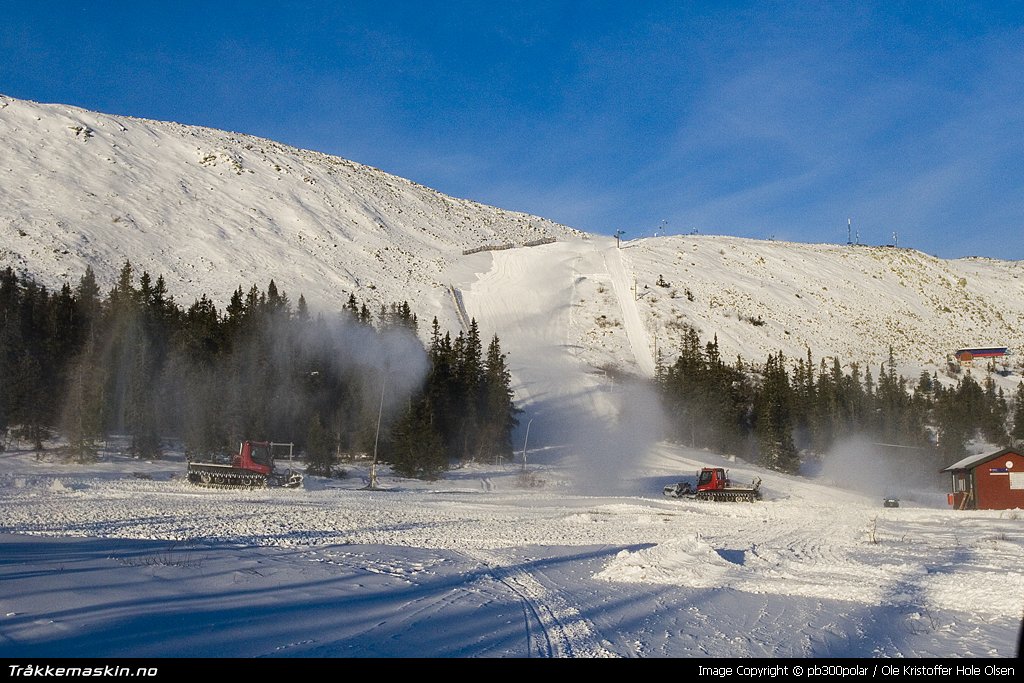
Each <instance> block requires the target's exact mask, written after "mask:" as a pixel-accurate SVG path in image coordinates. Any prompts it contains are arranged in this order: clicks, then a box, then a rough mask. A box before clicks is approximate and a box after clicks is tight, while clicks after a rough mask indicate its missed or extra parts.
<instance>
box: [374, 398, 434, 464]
mask: <svg viewBox="0 0 1024 683" xmlns="http://www.w3.org/2000/svg"><path fill="white" fill-rule="evenodd" d="M432 412H433V411H432V409H431V406H430V401H429V399H428V398H427V397H426V396H423V397H421V398H419V399H416V400H413V401H411V402H410V406H409V409H408V410H407V411H406V412H405V414H404V415H403V416H402V417H401V418H400V419H399V420H398V422H397V424H395V426H394V429H393V432H392V435H391V439H390V441H389V443H388V455H387V458H388V462H390V463H391V469H392V471H394V472H395V473H396V474H398V475H400V476H403V477H413V478H416V479H426V480H433V479H437V478H438V477H439V476H440V475H441V473H442V472H443V471H444V470H445V469H446V468H447V462H448V459H447V456H446V455H445V447H444V442H443V441H442V439H441V435H440V434H439V433H438V431H437V430H436V429H435V428H434V425H433V422H432Z"/></svg>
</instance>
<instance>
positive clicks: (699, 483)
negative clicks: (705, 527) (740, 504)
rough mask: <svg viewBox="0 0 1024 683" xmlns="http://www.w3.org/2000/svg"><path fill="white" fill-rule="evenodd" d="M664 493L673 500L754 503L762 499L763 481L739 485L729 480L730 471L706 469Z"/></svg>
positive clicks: (758, 480) (666, 487) (717, 468)
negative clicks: (687, 499)
mask: <svg viewBox="0 0 1024 683" xmlns="http://www.w3.org/2000/svg"><path fill="white" fill-rule="evenodd" d="M664 493H665V495H666V496H669V497H671V498H694V499H696V500H725V501H731V502H735V501H746V502H750V503H753V502H754V501H755V500H760V499H761V479H760V478H755V479H754V480H753V481H752V482H751V483H750V485H749V486H745V485H738V484H734V483H733V482H732V481H731V480H730V479H729V472H728V470H726V469H724V468H722V467H705V468H703V469H701V470H700V472H698V473H697V476H696V478H695V479H693V480H689V481H687V480H684V481H677V482H675V483H674V484H668V485H667V486H665V489H664Z"/></svg>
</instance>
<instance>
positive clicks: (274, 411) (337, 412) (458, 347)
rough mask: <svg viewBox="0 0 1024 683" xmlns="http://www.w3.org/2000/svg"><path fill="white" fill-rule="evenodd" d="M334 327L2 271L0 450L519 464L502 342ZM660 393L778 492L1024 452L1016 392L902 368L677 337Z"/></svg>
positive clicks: (252, 304)
mask: <svg viewBox="0 0 1024 683" xmlns="http://www.w3.org/2000/svg"><path fill="white" fill-rule="evenodd" d="M336 313H337V315H335V316H333V317H331V318H325V316H324V315H316V316H313V315H311V314H310V312H309V310H308V308H307V306H306V302H305V300H304V299H303V297H302V296H300V297H299V299H298V301H297V302H294V303H293V302H292V301H291V300H290V299H289V297H288V295H287V294H286V293H285V292H282V291H279V290H278V288H277V286H276V284H275V283H274V281H273V280H271V281H270V282H269V284H268V285H267V288H266V289H265V290H260V289H259V288H258V287H257V286H256V285H252V286H251V287H250V288H249V289H248V290H244V289H243V288H242V287H239V288H238V289H237V290H236V291H235V292H234V293H233V295H232V297H231V299H230V301H229V303H228V305H227V306H226V308H225V309H224V310H223V311H220V310H218V309H217V307H216V306H215V305H214V303H213V302H212V301H211V300H210V299H208V298H207V297H206V296H205V295H204V296H201V297H200V298H199V299H197V300H195V301H194V302H193V303H192V304H191V305H190V306H188V307H187V308H183V307H181V306H179V305H178V304H177V303H176V302H175V301H174V299H173V297H172V296H171V294H170V293H169V292H168V290H167V285H166V283H165V282H164V280H163V278H162V277H157V278H156V280H153V278H152V277H151V275H150V274H149V273H146V272H143V273H141V274H139V275H138V276H136V273H135V271H134V269H133V267H132V265H131V264H130V263H128V262H126V263H125V264H124V265H123V267H122V269H121V271H120V275H119V277H118V279H117V282H116V283H115V284H114V286H113V287H112V288H111V289H110V290H109V292H107V293H106V295H103V294H102V293H101V289H100V286H99V285H98V283H97V281H96V277H95V274H94V273H93V271H92V270H91V269H87V270H86V272H85V273H84V274H83V275H82V276H81V278H80V279H79V281H78V283H77V284H76V285H75V286H74V287H72V286H71V285H69V284H65V285H64V286H62V287H61V289H60V291H57V292H50V291H48V290H47V289H46V288H45V287H43V286H41V285H39V284H37V283H36V282H34V281H33V280H32V279H31V278H27V277H21V276H19V275H17V274H16V273H15V272H14V271H13V270H12V269H10V268H6V269H4V270H3V271H0V387H2V388H3V390H2V391H0V448H3V447H4V446H5V444H7V443H8V441H9V439H12V438H17V439H20V440H23V441H28V442H29V443H31V444H32V445H33V446H34V447H35V448H36V449H39V450H42V449H43V448H44V443H45V442H47V441H49V440H50V439H52V438H54V437H58V436H59V437H60V438H61V440H62V442H63V443H66V445H65V446H62V449H63V450H64V451H65V452H66V453H67V455H68V457H71V458H74V459H78V460H89V459H92V458H94V457H95V456H96V453H97V450H98V446H99V444H100V443H101V442H102V441H103V440H104V439H106V438H107V437H108V436H110V435H114V434H116V435H122V436H126V437H128V438H129V439H130V443H131V451H132V453H133V454H134V455H136V456H137V457H140V458H154V457H160V455H161V453H162V451H163V449H164V448H165V445H166V444H167V443H168V441H169V440H171V439H174V440H180V441H181V442H182V443H183V444H184V447H185V450H186V453H187V454H190V455H191V454H199V455H206V454H215V453H227V452H230V451H232V450H233V449H234V448H237V444H238V442H239V441H241V440H245V439H252V440H268V441H278V442H291V443H294V444H295V445H296V447H297V449H298V452H300V453H302V454H304V456H305V459H306V462H307V468H308V471H309V472H311V473H314V474H320V475H324V476H331V475H333V474H337V473H339V472H340V471H341V470H340V463H341V462H342V461H344V460H345V459H346V458H353V457H360V456H365V455H367V454H369V453H371V452H379V457H380V459H381V460H382V461H383V462H387V463H389V464H390V465H391V466H392V468H393V469H394V471H395V472H396V473H398V474H400V475H403V476H410V477H419V478H427V479H430V478H436V477H438V476H440V474H441V473H442V472H444V471H445V470H446V469H447V468H449V467H451V466H452V465H453V464H458V463H460V462H467V461H474V460H486V461H499V460H507V459H510V458H511V457H512V433H513V430H514V429H515V428H516V426H517V425H518V423H519V421H518V415H519V413H520V412H521V411H520V410H519V409H518V408H517V407H516V405H515V402H514V395H513V392H512V389H511V384H512V381H511V375H510V372H509V369H508V365H507V358H506V354H505V353H504V352H503V351H502V349H501V345H500V340H499V339H498V337H497V336H494V337H493V338H492V339H490V340H489V341H488V342H486V343H485V340H484V339H482V338H481V335H480V331H479V329H478V326H477V324H476V321H475V320H473V321H471V323H470V325H469V326H468V329H466V330H460V331H459V332H458V334H456V335H455V336H454V337H453V336H452V334H451V333H450V332H449V331H446V330H442V329H441V328H440V326H439V324H438V321H437V319H436V318H435V319H434V320H433V322H432V325H431V327H430V329H429V330H428V331H427V333H426V335H425V336H426V341H425V342H423V341H421V340H420V335H419V329H418V325H419V322H418V320H417V317H416V315H415V313H414V312H413V311H412V310H411V308H410V306H409V304H408V303H405V302H403V303H397V302H396V303H390V304H386V305H380V306H379V307H378V308H377V310H371V308H370V307H369V306H368V305H367V304H366V303H365V302H360V301H358V300H357V299H356V298H355V295H350V296H349V297H348V299H347V300H346V301H345V303H344V304H343V305H342V306H341V307H340V309H339V310H338V311H337V312H336ZM388 349H391V353H390V355H387V353H385V352H384V351H386V350H388ZM368 350H373V351H375V352H376V356H374V354H372V353H368ZM382 350H384V351H382ZM382 354H383V355H382ZM654 384H655V387H656V389H657V390H658V392H659V394H660V396H661V398H662V401H663V406H664V408H665V412H666V414H667V415H668V416H669V419H668V433H667V436H668V438H670V439H673V440H675V441H678V442H680V443H684V444H686V445H689V446H692V447H696V448H708V449H711V450H713V451H715V452H718V453H725V454H735V455H739V456H741V457H743V458H745V459H747V460H749V461H752V462H757V463H759V464H762V465H764V466H766V467H768V468H771V469H774V470H777V471H781V472H788V473H795V472H797V471H798V470H799V468H800V465H801V462H802V461H803V460H804V459H806V458H808V457H814V458H820V457H823V456H826V455H827V454H828V453H829V452H830V451H831V450H832V449H833V447H834V446H835V445H836V444H838V443H841V442H843V441H844V440H846V439H851V438H860V439H863V440H866V441H868V442H870V443H872V444H875V445H878V446H880V447H889V448H892V449H901V450H899V451H898V452H900V453H905V454H912V455H913V456H914V457H916V458H917V459H918V460H919V461H923V462H925V463H926V464H928V465H929V466H931V465H934V466H936V467H943V466H946V465H949V464H950V463H952V462H954V461H955V460H957V459H959V458H960V457H962V456H963V455H965V453H966V448H967V446H968V444H969V443H970V442H971V441H972V440H975V439H982V440H984V441H986V442H987V443H991V444H995V445H1009V444H1011V443H1015V442H1020V441H1021V440H1024V383H1022V384H1021V385H1020V386H1019V387H1018V389H1017V391H1016V392H1015V393H1014V395H1013V396H1012V397H1006V396H1004V395H1003V392H1002V390H999V389H996V387H995V383H994V382H993V380H992V378H991V376H990V375H988V376H985V377H984V378H983V379H982V380H981V381H980V382H979V381H978V380H976V379H975V378H974V376H973V375H972V374H970V373H965V374H963V375H962V376H960V377H958V378H957V379H956V381H955V383H954V384H952V385H950V383H949V382H946V383H945V384H944V383H942V382H940V381H939V380H938V378H937V377H936V376H935V375H929V374H927V373H922V375H921V376H920V377H918V378H917V379H916V381H913V382H911V381H908V380H907V379H905V378H904V377H902V376H899V375H898V374H897V372H896V365H895V361H894V359H893V357H892V352H891V351H890V354H889V358H888V360H887V362H885V363H882V364H881V365H880V366H879V367H877V368H867V367H865V368H860V367H859V366H858V365H857V364H855V363H850V364H845V365H844V364H843V363H842V362H841V360H840V359H838V358H829V359H824V358H823V359H819V360H815V359H814V357H813V356H812V352H811V350H810V349H808V351H807V355H806V357H805V358H798V359H789V358H786V357H784V356H783V354H782V353H781V352H780V353H778V354H770V355H769V356H768V357H767V359H765V360H764V362H763V363H761V364H758V363H756V362H751V361H749V360H744V359H742V358H737V359H736V360H735V361H734V362H732V363H729V362H727V361H725V360H724V359H723V358H722V357H721V355H720V353H719V348H718V340H717V338H714V339H712V340H711V341H707V342H702V341H701V339H700V338H699V336H698V334H697V332H696V331H695V330H693V329H692V328H686V329H685V331H684V334H683V335H682V337H681V341H680V348H679V349H678V354H677V356H676V359H675V361H674V362H673V363H672V364H671V365H667V366H666V365H665V364H663V363H662V362H660V361H659V362H658V364H657V371H656V375H655V378H654Z"/></svg>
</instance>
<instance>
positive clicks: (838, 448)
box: [820, 437, 945, 504]
mask: <svg viewBox="0 0 1024 683" xmlns="http://www.w3.org/2000/svg"><path fill="white" fill-rule="evenodd" d="M937 470H938V467H936V466H935V464H934V462H933V461H932V460H931V459H930V458H929V457H928V455H927V451H925V450H922V449H916V448H911V447H904V446H896V445H891V444H882V443H875V442H872V441H870V440H868V439H867V438H865V437H856V438H850V439H845V440H843V441H841V442H839V443H837V444H836V445H835V446H833V448H832V449H831V450H830V451H829V453H828V454H827V455H826V456H825V458H824V460H823V462H822V466H821V472H820V475H821V477H823V478H824V479H826V480H831V481H832V482H834V483H835V485H836V486H838V487H840V488H844V489H849V490H853V491H857V492H859V493H863V494H866V495H869V496H875V497H877V498H879V499H881V498H901V499H907V500H909V499H913V498H915V497H916V496H920V495H921V494H922V493H924V494H926V495H932V494H934V495H935V496H936V497H941V496H944V495H945V493H944V491H943V489H942V481H943V479H942V477H941V476H940V475H938V474H936V471H937ZM939 502H940V503H942V504H944V503H945V498H942V499H941V501H939Z"/></svg>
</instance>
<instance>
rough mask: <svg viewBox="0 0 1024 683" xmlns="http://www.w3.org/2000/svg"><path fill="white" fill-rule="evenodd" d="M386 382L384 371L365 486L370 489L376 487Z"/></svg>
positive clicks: (386, 377)
mask: <svg viewBox="0 0 1024 683" xmlns="http://www.w3.org/2000/svg"><path fill="white" fill-rule="evenodd" d="M387 384H388V374H387V372H385V373H384V377H383V379H382V380H381V383H380V409H379V410H378V411H377V433H376V434H375V435H374V437H373V462H371V463H370V484H369V485H368V486H367V487H366V488H368V489H371V490H376V488H377V442H378V441H379V440H380V418H381V415H383V414H384V387H386V386H387Z"/></svg>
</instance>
